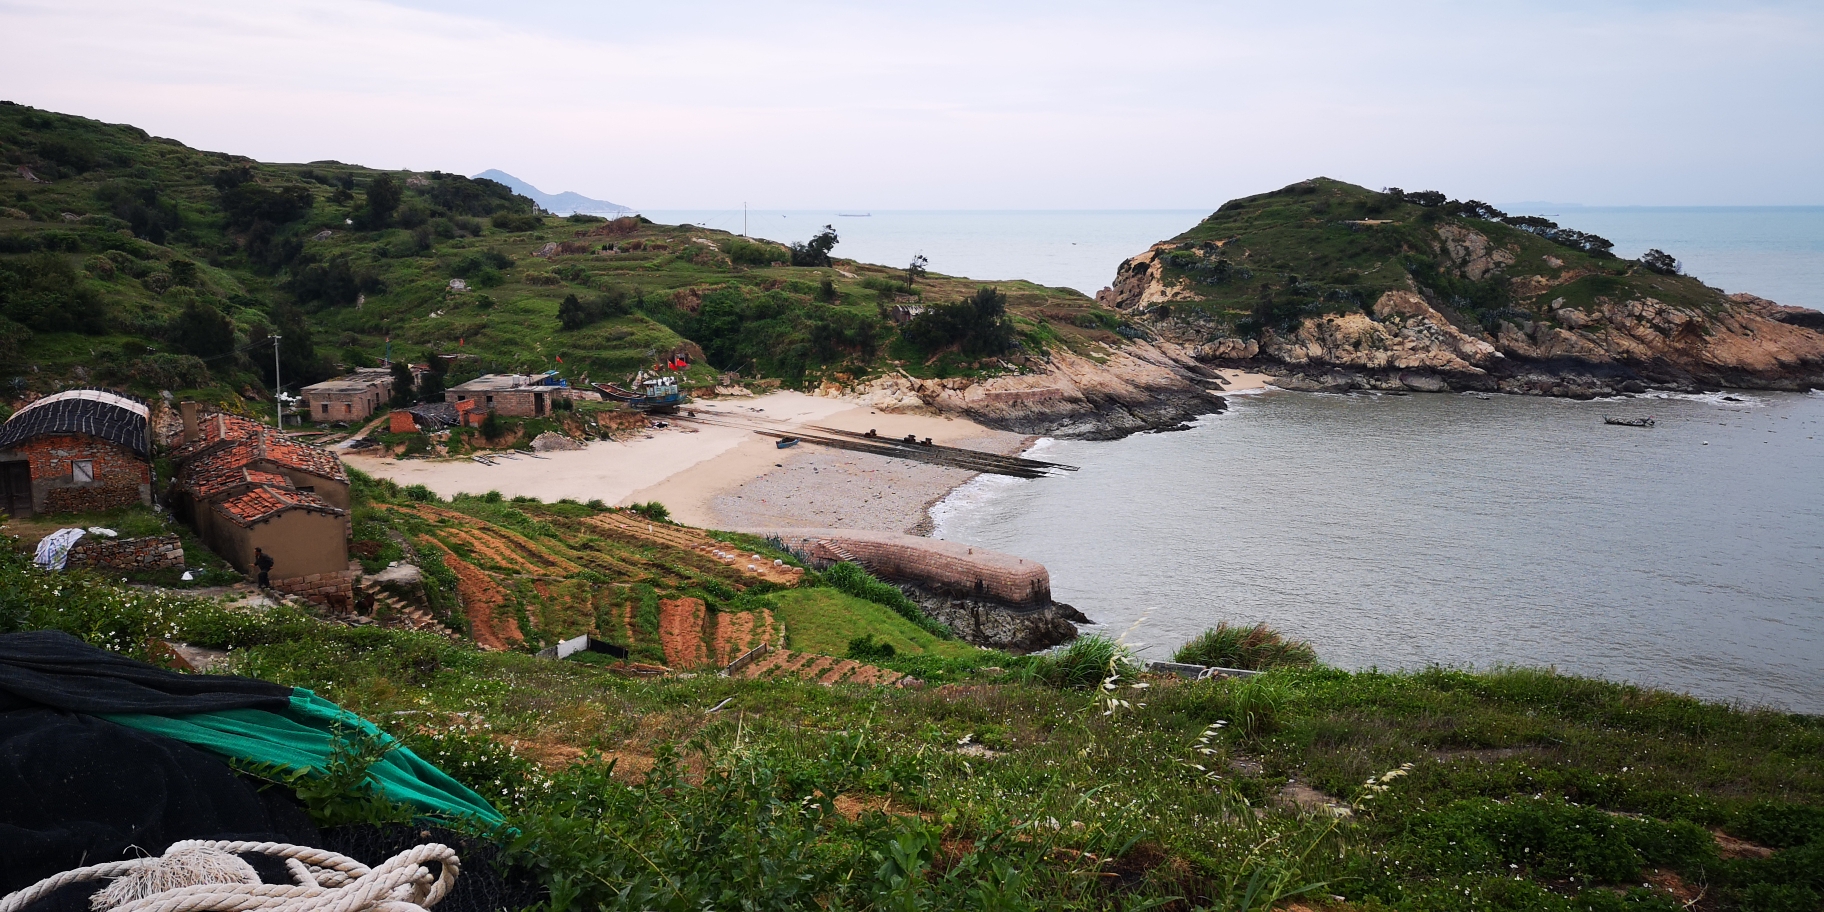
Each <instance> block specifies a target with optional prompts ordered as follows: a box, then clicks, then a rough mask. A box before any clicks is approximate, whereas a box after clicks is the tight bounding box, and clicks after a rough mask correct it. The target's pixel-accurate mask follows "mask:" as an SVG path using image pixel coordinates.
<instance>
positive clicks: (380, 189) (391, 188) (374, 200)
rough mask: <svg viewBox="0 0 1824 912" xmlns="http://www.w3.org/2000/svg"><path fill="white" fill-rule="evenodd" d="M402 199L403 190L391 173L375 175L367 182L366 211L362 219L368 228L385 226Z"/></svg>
mask: <svg viewBox="0 0 1824 912" xmlns="http://www.w3.org/2000/svg"><path fill="white" fill-rule="evenodd" d="M403 199H405V191H404V190H402V189H400V187H399V182H398V181H397V180H394V179H393V176H392V175H391V174H380V175H376V176H375V177H374V179H373V180H371V181H368V182H367V211H366V214H365V216H364V218H363V219H362V221H363V222H364V223H365V224H366V225H367V227H369V228H385V227H386V225H387V223H388V222H390V221H392V219H393V210H395V209H398V208H399V203H400V201H402V200H403Z"/></svg>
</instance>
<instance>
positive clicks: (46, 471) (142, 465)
mask: <svg viewBox="0 0 1824 912" xmlns="http://www.w3.org/2000/svg"><path fill="white" fill-rule="evenodd" d="M0 459H7V460H9V461H11V460H23V461H25V462H26V463H28V464H29V465H30V466H31V472H32V511H33V512H34V513H92V512H98V511H101V510H112V509H114V508H116V507H125V506H131V505H133V504H135V503H143V504H151V503H152V465H151V463H149V462H147V461H145V460H143V459H141V458H139V457H138V456H137V455H135V454H134V453H133V452H132V451H131V450H128V449H126V448H125V447H122V446H120V445H118V444H115V443H111V442H109V441H106V440H102V439H100V438H98V437H89V436H86V435H75V434H72V435H68V436H57V437H37V438H34V439H31V440H27V441H26V442H24V443H21V444H20V445H19V446H18V447H17V448H15V449H12V450H9V451H7V452H6V453H0ZM78 460H88V461H90V462H91V463H92V464H93V466H94V481H92V482H88V483H85V484H79V483H77V482H76V481H75V478H74V475H73V472H74V464H75V463H76V462H77V461H78Z"/></svg>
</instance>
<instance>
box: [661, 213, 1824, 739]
mask: <svg viewBox="0 0 1824 912" xmlns="http://www.w3.org/2000/svg"><path fill="white" fill-rule="evenodd" d="M1503 208H1507V209H1508V210H1509V211H1512V212H1517V213H1525V214H1539V215H1546V216H1548V217H1550V218H1552V219H1553V220H1554V221H1557V222H1558V223H1559V224H1562V225H1565V226H1567V227H1571V228H1577V229H1579V230H1583V231H1589V232H1593V233H1595V234H1599V235H1602V236H1604V237H1607V238H1609V239H1610V240H1612V241H1614V242H1615V250H1616V252H1617V253H1618V254H1621V255H1623V256H1630V257H1633V256H1638V255H1639V254H1641V253H1643V252H1645V251H1646V250H1648V249H1650V248H1657V249H1661V250H1664V251H1666V252H1668V253H1671V254H1672V255H1673V256H1675V257H1677V258H1678V259H1679V260H1680V261H1681V262H1682V263H1683V264H1684V266H1685V268H1686V271H1687V272H1689V273H1690V274H1693V275H1696V276H1698V277H1699V278H1701V279H1703V280H1704V281H1706V282H1708V283H1709V284H1711V285H1713V286H1716V287H1719V288H1722V289H1724V290H1725V291H1729V292H1738V291H1746V292H1751V293H1754V294H1758V295H1760V296H1762V297H1765V298H1770V299H1772V300H1775V301H1779V302H1780V303H1784V304H1797V305H1801V306H1807V307H1814V308H1820V309H1824V207H1760V208H1747V207H1704V208H1695V207H1678V208H1671V207H1594V206H1571V205H1567V204H1516V205H1514V206H1511V207H1503ZM1213 209H1214V207H1213V206H1212V207H1211V208H1210V209H1199V210H1175V211H1157V210H1155V211H1125V212H1072V211H1037V212H981V211H975V212H970V211H965V212H943V211H872V212H870V211H866V210H847V211H843V212H838V211H792V212H778V211H774V212H760V211H758V210H756V211H751V212H748V213H747V214H746V217H747V220H748V225H749V229H748V230H749V232H750V233H751V234H754V235H757V236H762V237H767V238H772V239H776V240H781V241H788V242H789V241H794V240H804V239H806V238H808V237H810V236H811V235H812V234H813V233H815V232H816V231H817V230H818V229H819V228H821V227H822V226H823V225H826V224H827V225H831V226H832V227H834V228H835V229H836V231H837V232H838V235H839V237H840V239H841V242H840V244H839V246H838V248H837V254H838V255H839V256H846V257H852V258H855V259H858V260H862V261H866V262H879V263H892V264H898V263H900V262H902V261H908V260H910V258H911V256H912V255H913V254H915V253H923V254H924V255H925V256H926V257H927V258H928V259H929V260H930V263H931V266H930V268H931V269H932V270H934V271H938V272H944V273H949V274H953V275H967V276H971V277H974V278H979V279H983V280H1000V279H1012V278H1024V279H1029V280H1032V281H1035V282H1039V283H1040V284H1044V285H1052V286H1061V287H1068V288H1075V289H1078V290H1080V291H1083V292H1085V293H1090V294H1093V293H1094V291H1095V290H1096V289H1098V288H1101V287H1103V286H1105V285H1107V284H1109V283H1110V281H1111V280H1112V279H1113V277H1114V271H1115V267H1116V266H1117V265H1118V264H1119V263H1120V262H1121V261H1122V260H1123V259H1125V258H1126V257H1129V256H1132V255H1133V254H1135V253H1139V252H1141V251H1143V250H1145V249H1146V248H1147V247H1148V246H1149V245H1151V244H1152V243H1154V242H1155V241H1159V240H1163V239H1165V238H1169V237H1172V236H1174V235H1176V234H1178V233H1179V232H1182V231H1184V230H1186V229H1187V228H1190V227H1191V226H1193V225H1195V224H1196V223H1197V222H1198V221H1199V220H1200V219H1202V218H1203V217H1204V216H1206V215H1208V214H1209V212H1210V211H1211V210H1213ZM646 214H647V216H648V217H650V218H652V219H654V220H655V221H662V222H672V223H679V222H688V223H692V224H704V225H708V226H710V227H716V228H723V229H726V230H731V231H739V230H741V224H742V222H741V219H742V212H741V210H739V209H735V210H726V211H722V212H707V211H694V212H682V211H677V212H649V213H646ZM1228 402H1229V408H1228V410H1227V411H1226V412H1224V413H1222V414H1220V415H1211V416H1207V417H1205V418H1202V419H1200V420H1198V421H1196V422H1194V423H1193V426H1192V427H1191V429H1190V430H1186V431H1179V432H1172V433H1159V434H1141V435H1135V436H1133V437H1129V438H1127V439H1124V440H1118V441H1105V442H1091V441H1065V440H1043V441H1040V442H1039V444H1038V445H1037V446H1036V447H1035V455H1037V456H1039V457H1040V458H1044V459H1050V460H1055V461H1058V462H1064V463H1069V464H1072V465H1076V466H1079V467H1080V471H1078V472H1074V473H1070V474H1068V475H1065V476H1063V477H1055V478H1043V479H1034V480H1020V479H1007V478H1002V477H998V476H982V477H979V478H977V479H976V480H975V481H972V482H970V483H969V484H967V485H965V486H963V487H962V488H960V489H958V490H957V491H956V492H954V493H953V494H952V495H951V496H949V497H948V498H946V499H945V500H943V501H941V502H940V503H938V504H937V505H936V506H934V507H933V508H932V519H933V521H934V525H935V531H934V533H933V534H934V535H936V536H937V537H939V538H947V539H954V540H959V541H967V542H970V543H973V544H979V545H983V546H986V547H990V548H995V549H998V550H1002V551H1007V552H1011V553H1014V554H1019V555H1021V556H1023V557H1028V558H1033V559H1036V560H1039V561H1042V562H1044V564H1045V565H1046V566H1047V568H1049V569H1050V571H1051V575H1052V591H1053V595H1054V596H1055V597H1056V598H1058V599H1059V600H1061V601H1064V602H1068V603H1070V604H1072V605H1075V606H1076V607H1077V608H1079V609H1081V610H1082V611H1083V612H1084V613H1085V614H1086V615H1088V616H1089V617H1090V618H1091V619H1092V620H1094V621H1096V622H1098V626H1096V627H1094V628H1091V630H1092V631H1095V632H1101V633H1106V634H1108V635H1110V636H1126V637H1127V640H1128V642H1129V643H1131V644H1136V645H1138V647H1139V648H1140V649H1141V652H1142V655H1144V656H1146V657H1148V658H1154V659H1167V658H1170V656H1171V653H1172V652H1173V651H1174V650H1175V649H1176V648H1177V647H1178V646H1179V645H1181V644H1182V643H1183V642H1184V641H1185V640H1186V639H1188V638H1189V637H1191V636H1194V635H1195V634H1196V633H1198V632H1199V631H1201V630H1203V629H1205V628H1208V627H1211V626H1214V625H1215V624H1216V623H1218V622H1221V621H1228V622H1230V623H1241V624H1253V623H1257V622H1265V623H1268V624H1271V625H1272V626H1274V627H1276V628H1278V629H1279V630H1281V631H1283V632H1284V633H1286V634H1287V635H1289V636H1293V637H1297V638H1300V639H1304V640H1308V641H1310V642H1311V643H1312V644H1313V645H1314V646H1315V647H1316V648H1317V650H1318V653H1319V655H1320V656H1321V657H1322V659H1323V660H1324V661H1326V662H1329V663H1332V664H1335V665H1338V666H1342V667H1346V668H1356V669H1359V668H1381V669H1413V668H1423V667H1427V666H1432V665H1439V666H1449V667H1461V668H1483V669H1486V668H1494V667H1498V666H1503V665H1529V666H1549V667H1555V668H1558V669H1560V670H1562V671H1565V672H1570V673H1576V674H1583V675H1592V676H1596V677H1602V678H1607V679H1611V680H1619V681H1629V682H1634V683H1638V684H1642V685H1647V686H1652V687H1657V688H1664V689H1669V690H1673V691H1678V692H1684V693H1690V694H1693V695H1696V696H1699V697H1702V698H1705V699H1714V700H1725V701H1733V702H1738V703H1742V704H1745V705H1756V706H1771V707H1776V708H1782V709H1787V710H1790V711H1795V712H1806V713H1824V394H1820V393H1817V392H1813V393H1809V394H1807V393H1766V392H1747V391H1723V392H1720V393H1711V394H1704V395H1672V394H1658V395H1652V396H1643V397H1637V398H1631V399H1610V400H1598V401H1594V402H1573V401H1569V400H1558V399H1538V398H1530V397H1518V396H1490V397H1488V398H1481V397H1478V396H1475V395H1455V394H1440V395H1412V396H1386V395H1348V396H1339V395H1326V394H1308V393H1290V392H1283V391H1269V392H1262V393H1253V394H1245V395H1233V396H1230V397H1229V398H1228ZM1606 415H1616V416H1626V417H1636V416H1643V415H1650V416H1652V417H1653V418H1654V419H1655V421H1656V426H1655V427H1653V428H1651V429H1636V428H1629V427H1618V426H1613V425H1607V424H1604V423H1603V420H1602V419H1603V417H1604V416H1606Z"/></svg>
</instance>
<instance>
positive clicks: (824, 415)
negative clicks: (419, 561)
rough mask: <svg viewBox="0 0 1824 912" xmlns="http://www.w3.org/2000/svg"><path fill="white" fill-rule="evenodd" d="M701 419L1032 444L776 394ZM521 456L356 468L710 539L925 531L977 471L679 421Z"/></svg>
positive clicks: (360, 459) (357, 459)
mask: <svg viewBox="0 0 1824 912" xmlns="http://www.w3.org/2000/svg"><path fill="white" fill-rule="evenodd" d="M694 408H695V409H696V411H697V413H698V414H699V415H703V416H714V417H721V418H734V419H740V420H743V421H750V422H756V423H764V424H766V425H768V426H771V427H772V428H774V429H776V430H781V431H786V432H788V433H789V432H791V431H793V430H796V429H804V428H805V426H806V425H813V424H817V425H824V426H828V427H838V428H843V429H845V430H854V431H866V430H869V429H870V428H872V429H876V430H878V431H879V432H880V434H881V435H882V436H887V437H903V436H905V435H906V434H916V435H918V437H920V438H921V439H922V438H925V437H930V438H931V439H932V440H933V441H935V442H937V443H943V444H950V445H953V446H964V447H969V448H972V449H981V450H992V451H994V452H998V453H1014V452H1018V451H1019V450H1021V449H1023V448H1024V446H1025V444H1026V443H1027V442H1029V440H1030V438H1027V437H1022V436H1021V435H1018V434H1010V433H1006V432H1002V431H995V430H991V429H989V428H986V427H983V426H981V425H979V424H976V423H975V422H973V421H969V420H967V419H964V418H952V417H941V416H931V415H893V414H884V413H881V412H878V411H875V410H872V409H868V408H865V407H858V406H856V405H855V404H854V403H852V402H847V401H844V400H841V399H830V398H823V397H817V396H807V395H804V394H802V393H793V392H778V393H769V394H767V395H765V396H760V397H757V398H752V399H747V398H742V399H721V400H714V401H709V402H702V403H698V404H697V405H695V406H694ZM540 455H541V456H542V457H543V458H533V457H531V456H527V455H524V454H519V455H518V456H517V457H516V458H502V459H499V460H498V461H497V463H496V464H495V465H492V466H489V465H483V464H481V463H478V462H474V461H472V460H468V459H435V460H434V459H405V460H396V459H392V458H388V457H379V456H372V455H366V454H359V453H347V454H344V455H343V458H344V459H345V460H347V462H348V464H349V465H350V466H352V467H354V468H357V469H360V470H361V471H363V472H366V473H368V474H370V475H373V476H375V477H379V478H388V479H391V480H393V481H396V482H398V483H399V484H402V485H411V484H422V485H424V486H425V487H428V488H430V489H431V490H432V491H434V492H436V493H437V494H438V495H440V496H443V497H449V496H451V495H453V494H457V493H460V492H467V493H471V494H480V493H484V492H487V491H499V492H500V493H501V494H503V495H505V496H507V497H518V496H526V497H536V498H538V499H540V500H544V501H555V500H559V499H561V498H566V497H568V498H571V499H574V500H579V501H589V500H595V499H600V500H602V501H605V502H607V503H610V504H616V505H626V504H630V503H643V502H646V501H653V500H656V501H658V502H660V503H662V504H664V505H665V506H666V508H667V509H669V510H670V511H671V516H672V518H673V519H675V520H677V521H678V522H681V523H684V524H686V525H692V526H700V527H705V528H713V529H751V528H766V527H792V526H843V527H847V528H857V529H871V530H876V531H883V532H911V531H924V530H926V529H928V527H929V518H928V515H927V511H928V508H929V506H930V505H931V504H933V503H935V502H937V501H938V500H940V499H942V498H943V497H944V495H946V494H948V493H949V492H950V491H951V490H953V489H954V488H956V487H957V486H958V485H961V484H963V483H964V482H966V481H968V480H969V479H970V478H973V477H974V475H975V473H973V472H968V471H965V470H961V469H948V468H942V467H939V466H933V465H927V464H925V463H917V462H911V461H908V460H904V459H891V458H887V457H882V456H872V455H867V454H863V453H855V452H850V451H847V450H830V449H826V448H823V447H819V446H816V445H814V444H799V445H798V446H796V447H792V448H789V449H785V450H781V449H778V447H777V446H776V445H775V442H774V438H771V437H763V436H761V435H758V434H755V433H753V432H752V431H751V430H748V429H744V428H731V427H717V426H705V425H693V424H690V423H689V422H675V423H673V424H672V425H671V426H670V427H668V428H655V429H651V430H648V431H646V432H645V433H643V434H642V435H640V436H638V437H635V438H632V439H629V440H620V441H592V442H590V443H588V444H587V445H586V446H584V448H583V449H581V450H577V451H572V452H553V453H543V454H540Z"/></svg>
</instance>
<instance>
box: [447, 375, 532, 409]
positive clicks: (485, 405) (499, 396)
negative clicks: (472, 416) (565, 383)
mask: <svg viewBox="0 0 1824 912" xmlns="http://www.w3.org/2000/svg"><path fill="white" fill-rule="evenodd" d="M550 379H551V378H550V375H548V374H532V375H527V374H483V375H481V376H479V377H476V378H475V379H473V380H470V381H469V382H467V383H463V384H460V385H458V386H453V387H450V388H449V389H447V390H444V392H443V401H445V402H449V403H452V404H454V403H458V402H473V403H475V405H474V406H473V408H476V409H480V410H481V411H493V412H495V413H496V414H499V415H501V416H502V417H506V418H538V417H542V416H544V415H549V414H551V402H552V397H553V396H554V394H556V393H557V392H558V390H560V389H561V387H557V386H552V385H551V383H550ZM458 408H460V406H458Z"/></svg>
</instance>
